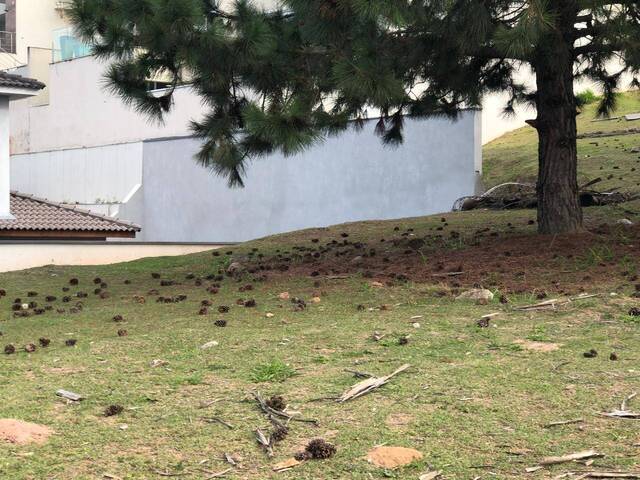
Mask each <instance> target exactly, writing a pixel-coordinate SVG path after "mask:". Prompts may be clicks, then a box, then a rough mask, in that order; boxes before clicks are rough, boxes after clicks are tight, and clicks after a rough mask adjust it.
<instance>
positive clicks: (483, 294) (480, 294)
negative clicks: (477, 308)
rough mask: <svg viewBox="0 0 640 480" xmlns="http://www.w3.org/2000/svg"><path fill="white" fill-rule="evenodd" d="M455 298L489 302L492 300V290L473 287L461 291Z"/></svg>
mask: <svg viewBox="0 0 640 480" xmlns="http://www.w3.org/2000/svg"><path fill="white" fill-rule="evenodd" d="M456 300H475V301H485V302H489V301H491V300H493V292H492V291H491V290H487V289H486V288H474V289H471V290H467V291H466V292H463V293H461V294H460V295H458V296H457V297H456Z"/></svg>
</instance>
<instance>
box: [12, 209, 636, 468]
mask: <svg viewBox="0 0 640 480" xmlns="http://www.w3.org/2000/svg"><path fill="white" fill-rule="evenodd" d="M617 208H618V207H617ZM619 208H623V207H619ZM624 208H628V207H627V206H625V207H624ZM614 213H615V214H618V213H620V212H619V211H618V210H615V209H613V210H612V209H599V210H594V209H589V210H587V217H588V219H589V222H591V223H598V222H600V221H601V220H603V219H607V218H609V219H610V218H612V217H613V218H615V217H614ZM532 215H533V214H532V212H526V211H523V212H497V213H488V212H478V213H474V214H466V215H465V214H455V215H454V214H447V215H446V217H447V222H448V223H449V224H450V225H451V228H456V229H457V230H459V231H460V232H462V234H461V237H460V239H459V240H458V241H457V243H455V244H453V243H447V244H446V245H439V244H438V245H436V244H434V245H427V246H426V247H425V249H424V250H425V252H424V255H425V257H426V260H425V261H426V262H429V261H431V260H430V259H432V258H433V259H436V260H435V261H437V258H438V256H439V255H440V254H441V253H442V252H443V249H459V248H466V247H468V243H466V242H467V239H468V238H469V236H468V234H470V233H471V232H473V231H475V230H477V229H478V228H480V227H482V226H484V225H486V224H488V223H491V225H492V226H493V228H494V229H495V230H496V231H502V232H507V231H510V230H509V228H508V226H507V225H508V224H509V223H510V224H512V225H515V226H516V227H515V233H516V234H527V233H532V232H533V229H534V228H535V227H534V226H531V225H529V224H528V221H527V220H528V219H530V218H531V216H532ZM441 224H442V222H441V219H440V217H425V218H416V219H403V220H397V221H391V222H367V223H360V224H351V225H343V226H338V227H334V228H330V229H316V230H311V231H305V232H294V233H293V234H288V235H280V236H276V237H270V238H267V239H263V240H260V241H256V242H251V243H249V244H246V245H241V246H238V247H234V248H229V249H228V250H233V253H232V254H227V253H226V250H223V251H222V253H221V255H220V256H218V257H214V256H212V255H211V254H210V253H203V254H197V255H191V256H186V257H177V258H158V259H147V260H141V261H136V262H131V263H125V264H119V265H113V266H104V267H46V268H40V269H35V270H28V271H23V272H14V273H8V274H0V288H4V289H6V290H7V296H6V297H4V298H2V299H0V311H1V312H2V315H3V317H2V322H1V323H0V330H1V331H2V333H3V335H2V337H0V339H1V341H2V343H3V344H9V343H12V344H14V345H16V346H17V347H19V348H20V347H22V346H24V345H26V344H27V343H30V342H37V339H38V338H40V337H47V338H50V339H51V341H52V343H51V346H49V347H48V348H39V349H38V350H37V351H36V352H35V353H32V354H28V353H26V352H24V351H20V352H18V353H17V354H14V355H2V356H1V357H0V405H1V407H0V412H1V413H0V417H4V418H17V419H22V420H26V421H32V422H37V423H41V424H44V425H47V426H50V427H51V428H53V429H54V430H55V432H56V433H55V435H54V436H53V437H52V438H51V439H50V440H49V441H48V443H46V444H44V445H42V446H34V445H27V446H16V445H7V444H2V448H1V449H0V478H11V479H44V478H65V479H66V478H73V479H101V478H105V475H112V476H115V477H116V478H121V479H154V478H164V477H161V476H159V475H158V474H157V473H156V472H157V471H161V472H167V473H172V474H180V475H179V477H176V478H181V479H188V480H191V479H202V478H206V477H207V474H206V473H205V472H203V471H202V470H206V471H209V472H219V471H222V470H225V469H226V468H228V465H227V464H226V462H225V461H224V460H223V458H224V454H225V453H229V454H232V455H237V456H238V457H241V458H242V461H241V462H240V466H239V467H237V468H235V469H234V470H233V471H232V472H229V474H228V476H227V478H230V479H256V480H257V479H269V478H278V479H284V480H287V479H292V480H293V479H295V480H311V479H319V478H349V479H362V480H364V479H372V478H373V479H377V478H380V479H382V478H408V479H411V478H418V476H419V475H420V474H421V473H424V472H425V471H427V470H428V469H429V468H433V469H438V470H442V471H443V472H444V478H446V479H454V478H455V479H458V478H469V479H470V478H475V477H477V476H481V477H482V478H524V477H525V476H526V477H527V478H535V479H537V478H551V476H554V475H556V474H560V473H563V472H565V471H567V470H571V469H580V466H579V465H563V466H558V467H553V468H551V469H549V470H548V471H544V472H538V473H536V474H532V475H528V474H525V473H524V470H525V468H526V467H529V466H532V465H535V464H536V462H537V461H538V460H539V459H540V458H541V457H543V456H546V455H560V454H566V453H571V452H574V451H579V450H584V449H588V448H595V449H597V450H598V451H600V452H602V453H603V454H605V455H606V457H605V458H604V459H602V460H597V461H596V463H595V466H594V468H599V467H600V466H602V468H603V469H607V470H609V469H622V470H632V469H634V468H637V454H638V447H637V446H634V445H636V444H637V442H638V441H640V423H636V421H633V420H629V421H622V420H619V421H618V420H613V419H607V418H603V417H601V416H599V415H598V413H599V412H602V411H607V410H611V409H613V408H616V407H618V406H619V404H620V402H621V401H622V399H623V398H624V397H626V396H627V395H629V394H630V393H632V392H634V391H636V390H640V381H639V376H638V358H639V357H638V352H640V330H639V328H640V325H639V324H638V323H637V321H636V320H635V319H634V318H632V317H630V316H629V315H628V314H627V312H628V311H629V308H630V307H631V306H633V305H637V304H638V301H637V299H632V298H630V297H628V296H626V294H625V292H624V291H623V292H619V293H618V295H616V296H611V295H609V293H610V291H612V290H609V284H608V283H606V282H605V281H603V279H594V284H589V285H588V288H589V291H592V290H596V291H599V292H602V293H603V294H604V295H602V296H601V297H598V298H595V299H589V300H585V301H582V302H575V303H572V304H570V305H568V306H565V307H562V308H559V309H558V310H556V311H540V312H519V311H516V310H514V309H513V308H512V306H513V305H517V304H526V303H531V302H534V301H536V300H535V296H534V295H533V293H531V292H525V293H522V294H521V295H513V296H512V297H511V304H508V305H502V304H500V303H499V302H498V300H497V298H498V296H496V300H495V301H494V302H492V303H490V304H489V305H475V304H473V303H467V302H459V301H454V300H453V298H452V297H451V296H444V297H443V296H441V294H440V292H441V290H442V285H438V284H434V285H427V284H419V283H413V282H411V281H409V282H405V283H398V284H397V285H396V286H392V287H384V288H379V287H374V286H372V284H371V280H369V279H366V278H363V277H362V276H360V275H359V274H354V275H349V276H346V277H342V276H340V277H337V278H325V277H307V276H295V275H287V274H283V275H271V274H269V275H270V276H269V278H268V279H267V281H261V282H252V276H251V275H248V276H247V277H246V278H244V279H242V281H240V282H236V281H235V280H232V279H225V280H224V282H222V286H221V289H220V293H219V294H218V295H210V294H208V293H207V292H206V291H205V287H206V286H208V285H209V284H210V283H211V282H212V281H204V283H203V285H202V286H199V287H198V286H195V284H194V281H193V280H186V278H185V277H186V276H187V275H188V274H190V273H193V274H194V275H195V276H196V277H201V278H204V277H206V276H207V275H210V274H213V275H216V274H218V272H219V271H220V270H221V269H223V268H224V266H225V265H228V264H229V261H230V259H231V258H232V257H233V258H234V259H235V258H247V257H248V256H249V255H250V253H251V252H252V251H253V249H258V252H253V253H254V254H255V255H258V254H264V255H266V256H267V257H271V256H272V255H274V254H276V251H280V252H281V253H282V254H283V255H291V256H292V257H293V258H294V263H295V262H299V261H301V260H300V258H299V257H298V256H297V255H301V254H299V253H297V252H298V250H296V247H300V246H306V247H311V246H313V245H315V244H314V243H312V241H311V240H312V239H313V238H320V239H321V244H322V243H323V242H326V241H327V240H329V239H333V238H336V239H338V240H341V237H340V235H339V233H341V232H346V233H348V234H349V235H350V236H349V239H350V240H352V241H357V240H359V241H368V242H371V243H373V242H376V243H378V244H379V242H380V239H381V238H382V237H384V238H387V239H390V238H392V237H393V235H394V227H396V226H398V227H400V228H402V229H406V228H413V229H414V230H415V231H416V232H430V231H432V230H433V229H435V228H437V226H438V225H441ZM620 241H623V239H622V238H621V239H620ZM285 252H286V253H285ZM603 257H606V258H607V259H610V260H611V261H612V262H620V263H621V264H624V265H625V267H626V268H631V267H634V268H635V267H637V261H638V259H637V257H629V258H610V257H609V254H608V253H607V251H606V248H604V247H603V248H598V249H596V250H594V253H593V255H589V256H588V257H587V258H586V259H580V261H584V262H585V263H584V265H582V267H584V268H585V269H590V268H596V267H593V266H590V265H591V264H592V263H593V262H597V261H599V260H601V259H603ZM414 261H416V262H422V260H420V258H419V257H418V256H416V257H415V259H414ZM568 261H570V262H571V261H576V259H569V260H568ZM549 268H550V269H552V268H558V269H560V268H565V265H564V264H563V263H561V262H560V263H558V264H553V265H550V266H549ZM154 272H157V273H160V274H161V275H162V278H164V279H172V280H175V281H177V282H178V285H176V286H172V287H160V286H159V283H160V281H159V280H157V279H155V280H154V279H152V278H151V273H154ZM550 274H555V275H556V276H560V275H562V273H560V272H559V271H557V272H550ZM72 277H76V278H78V279H79V280H80V285H79V286H78V287H73V288H72V290H71V292H70V293H71V294H75V293H77V292H78V291H87V292H92V291H93V288H94V285H93V282H92V280H93V279H94V277H101V278H102V279H103V280H104V281H106V282H107V283H108V284H109V287H108V290H109V291H110V292H111V297H110V298H108V299H106V300H100V299H99V298H97V297H96V296H95V295H93V294H92V293H90V295H89V298H88V299H85V300H83V303H84V307H83V309H82V310H81V311H80V312H79V313H77V314H70V313H68V310H69V306H70V305H73V304H74V303H75V301H76V300H74V302H72V303H70V304H62V303H60V300H57V301H56V302H54V304H53V305H54V306H55V307H56V308H60V307H62V308H66V309H67V312H66V313H64V314H57V313H54V312H49V313H47V314H45V315H42V316H32V317H29V318H23V319H18V318H14V317H13V316H12V313H11V311H10V306H11V302H12V300H13V299H14V298H16V297H20V298H22V299H25V298H26V293H27V292H28V291H36V292H38V296H37V297H35V301H36V302H38V303H39V304H41V305H42V304H46V302H45V300H44V297H45V296H46V295H56V296H57V297H58V298H59V299H60V298H61V297H62V295H63V292H62V290H61V289H62V288H63V287H66V286H68V281H69V279H70V278H72ZM124 280H130V281H131V284H130V285H126V284H125V283H124ZM316 281H320V284H319V285H318V284H316V283H315V282H316ZM600 281H602V283H600ZM247 283H251V284H252V285H253V289H252V290H251V291H244V292H239V287H241V286H244V285H246V284H247ZM151 289H158V290H160V295H163V296H173V295H178V294H185V295H187V297H188V298H187V300H186V301H184V302H182V303H177V304H159V303H156V302H155V297H154V296H150V295H148V292H149V290H151ZM285 291H286V292H289V293H290V296H291V297H300V298H304V299H306V300H310V299H311V298H312V297H313V296H315V295H320V298H321V301H320V302H319V303H313V302H311V301H307V307H306V309H303V310H302V311H294V309H293V305H292V303H291V302H290V301H287V300H280V299H279V297H278V294H279V293H281V292H285ZM626 292H627V294H628V293H630V292H628V291H626ZM136 295H137V296H144V297H145V298H146V303H139V302H138V301H136V300H135V299H134V296H136ZM238 298H244V299H247V298H254V299H255V300H256V302H257V307H256V308H245V307H242V306H239V305H238V304H237V300H238ZM204 299H209V300H211V301H213V303H214V305H213V306H212V307H211V308H210V310H211V311H212V312H217V307H218V306H220V305H226V306H229V307H230V312H229V313H226V314H218V313H215V314H214V313H211V314H209V315H198V310H199V308H200V302H201V301H202V300H204ZM358 305H364V306H365V307H366V308H364V309H358V308H357V306H358ZM381 305H388V306H389V307H387V309H385V310H383V309H379V308H376V307H379V306H381ZM494 312H499V313H500V315H498V316H497V317H494V318H493V319H492V320H491V322H490V323H491V326H490V327H489V328H479V327H478V326H477V320H478V319H479V318H480V317H481V316H482V315H485V314H488V313H494ZM267 313H272V314H273V316H271V315H267ZM117 314H120V315H122V316H123V317H124V319H125V321H124V322H121V323H115V322H114V321H113V320H112V318H113V317H114V316H115V315H117ZM222 317H223V318H225V319H226V320H227V322H228V324H227V326H226V327H224V328H221V327H217V326H215V325H214V321H215V320H217V319H219V318H222ZM415 317H419V318H418V319H416V318H415ZM416 322H418V323H419V324H420V326H419V328H414V326H413V323H416ZM119 329H126V330H127V331H128V335H127V336H123V337H119V336H118V335H117V331H118V330H119ZM375 331H377V332H379V333H380V334H381V335H384V337H383V339H382V340H381V341H378V342H376V341H374V340H373V339H372V334H373V332H375ZM403 336H407V337H408V342H407V343H406V344H401V342H399V339H400V338H401V337H403ZM68 338H75V339H77V340H78V343H77V345H76V346H75V347H66V346H65V345H64V341H65V340H66V339H68ZM517 340H529V341H531V340H535V341H543V342H553V343H557V344H560V345H561V347H560V349H559V350H557V351H554V352H550V353H540V352H534V351H529V350H526V348H524V347H523V346H522V345H519V344H515V343H514V342H515V341H517ZM211 341H216V342H218V345H217V346H213V347H211V348H208V349H202V348H201V346H202V345H204V344H205V343H208V342H211ZM592 348H594V349H596V350H597V351H598V352H599V353H600V355H598V357H597V358H594V359H586V358H584V357H583V355H582V354H583V353H584V352H585V351H588V350H590V349H592ZM612 351H616V352H617V353H618V355H619V357H620V360H619V361H617V362H612V361H609V360H608V357H609V353H610V352H612ZM157 360H161V361H162V363H161V364H160V365H157V366H152V365H153V364H154V361H157ZM157 363H158V362H155V364H157ZM404 363H409V364H411V368H410V369H409V370H408V371H407V372H405V373H402V374H401V375H399V376H397V377H395V378H394V379H392V380H391V381H390V383H389V384H387V385H386V386H384V387H382V388H380V389H378V390H376V391H374V392H372V393H371V394H369V395H367V396H364V397H362V398H360V399H357V400H355V401H353V402H348V403H345V404H338V403H336V402H335V401H332V400H330V399H327V397H335V396H338V395H340V394H341V393H342V392H344V391H345V390H346V389H348V388H349V387H350V386H351V385H353V384H354V383H356V382H357V381H359V380H358V379H356V378H354V377H353V375H352V374H351V373H348V372H347V370H357V371H361V372H369V373H372V374H376V375H384V374H387V373H390V372H391V371H393V370H395V369H396V368H397V367H399V366H400V365H402V364H404ZM60 388H63V389H66V390H71V391H74V392H77V393H80V394H82V395H83V396H85V397H86V398H85V400H83V401H82V402H79V403H74V404H68V403H66V402H65V401H64V400H62V399H61V398H59V397H56V395H55V392H56V390H58V389H60ZM253 391H259V392H260V393H261V394H262V395H263V396H264V397H269V396H271V395H282V396H284V397H285V399H286V401H287V403H288V404H289V409H290V411H295V412H300V414H301V415H303V416H304V417H306V418H315V419H317V420H318V421H319V426H317V427H315V426H313V425H310V424H305V423H292V424H291V425H290V433H289V436H288V437H287V438H286V439H285V440H284V441H283V442H281V443H280V444H278V445H277V447H276V449H275V457H274V458H268V457H267V456H266V455H265V453H264V452H263V451H262V450H261V449H260V448H259V446H258V445H257V443H256V441H255V435H254V431H255V429H257V428H260V429H262V430H264V431H266V432H268V431H269V429H270V425H269V421H268V420H267V418H266V417H265V416H264V414H263V413H262V412H261V411H260V409H259V408H258V407H257V406H256V404H255V402H254V401H253V397H252V396H251V392H253ZM116 404H117V405H122V406H124V407H125V410H124V412H123V413H122V414H120V415H117V416H113V417H108V418H106V417H104V416H103V412H104V410H105V408H106V407H107V406H109V405H116ZM631 406H632V407H634V408H640V406H637V405H634V404H633V402H632V403H631ZM215 417H217V418H219V419H222V420H224V422H226V423H228V424H229V425H231V426H232V427H233V428H232V429H229V428H228V427H226V426H224V425H223V424H220V423H217V422H211V421H207V419H211V418H215ZM399 417H400V418H403V419H404V421H403V422H397V421H395V420H394V419H397V418H399ZM574 418H583V419H584V423H583V424H582V425H568V426H564V427H556V428H545V425H546V424H547V423H550V422H553V421H558V420H566V419H574ZM125 426H126V427H125ZM317 437H323V438H325V439H327V440H328V441H330V442H332V443H334V444H335V445H336V446H337V454H336V456H335V457H334V458H332V459H329V460H325V461H310V462H307V463H305V464H304V465H302V466H299V467H297V468H295V469H293V470H291V471H289V472H284V473H275V472H272V470H271V466H272V465H273V464H274V463H275V462H277V461H280V460H282V459H285V458H288V457H290V456H291V455H293V454H294V453H295V452H297V451H299V450H300V449H301V448H302V446H304V444H305V443H306V442H307V441H308V440H310V439H312V438H317ZM380 444H387V445H397V446H406V447H413V448H416V449H418V450H420V451H421V452H422V453H423V454H424V459H423V460H422V461H420V462H417V463H416V464H414V465H411V466H408V467H405V468H403V469H402V470H399V471H393V472H385V471H383V470H380V469H378V468H376V467H374V466H372V465H370V464H368V463H367V462H366V461H365V460H364V459H363V457H364V456H365V455H366V452H367V451H368V450H369V449H370V448H372V447H373V446H375V445H380ZM514 452H516V453H518V452H520V454H514ZM490 472H492V473H490Z"/></svg>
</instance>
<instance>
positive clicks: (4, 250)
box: [0, 242, 221, 272]
mask: <svg viewBox="0 0 640 480" xmlns="http://www.w3.org/2000/svg"><path fill="white" fill-rule="evenodd" d="M218 248H221V246H220V245H142V244H140V245H131V244H130V243H126V244H125V243H94V244H91V243H85V244H83V243H72V242H67V243H57V244H52V243H49V242H33V243H28V242H25V243H3V242H0V272H12V271H15V270H24V269H27V268H35V267H43V266H45V265H111V264H114V263H121V262H130V261H132V260H138V259H140V258H148V257H172V256H178V255H188V254H191V253H198V252H206V251H207V250H215V249H218Z"/></svg>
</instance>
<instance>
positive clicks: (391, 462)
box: [367, 447, 422, 469]
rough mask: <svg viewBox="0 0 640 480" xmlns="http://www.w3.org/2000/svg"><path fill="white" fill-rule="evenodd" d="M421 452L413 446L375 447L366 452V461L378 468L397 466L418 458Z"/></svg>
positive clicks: (420, 456) (407, 463)
mask: <svg viewBox="0 0 640 480" xmlns="http://www.w3.org/2000/svg"><path fill="white" fill-rule="evenodd" d="M421 458H422V453H420V452H419V451H418V450H414V449H413V448H404V447H375V448H374V449H372V450H370V451H369V453H367V461H368V462H369V463H372V464H373V465H375V466H376V467H380V468H389V469H393V468H398V467H402V466H404V465H409V464H410V463H412V462H414V461H416V460H420V459H421Z"/></svg>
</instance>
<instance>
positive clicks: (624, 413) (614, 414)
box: [601, 392, 640, 418]
mask: <svg viewBox="0 0 640 480" xmlns="http://www.w3.org/2000/svg"><path fill="white" fill-rule="evenodd" d="M636 396H638V393H637V392H634V393H632V394H631V395H629V396H628V397H626V398H625V399H624V400H623V401H622V403H621V404H620V409H619V410H617V409H616V410H613V411H611V412H602V413H601V415H603V416H605V417H610V418H640V412H631V411H629V410H627V404H628V403H629V402H630V401H631V400H633V399H634V398H636Z"/></svg>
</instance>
